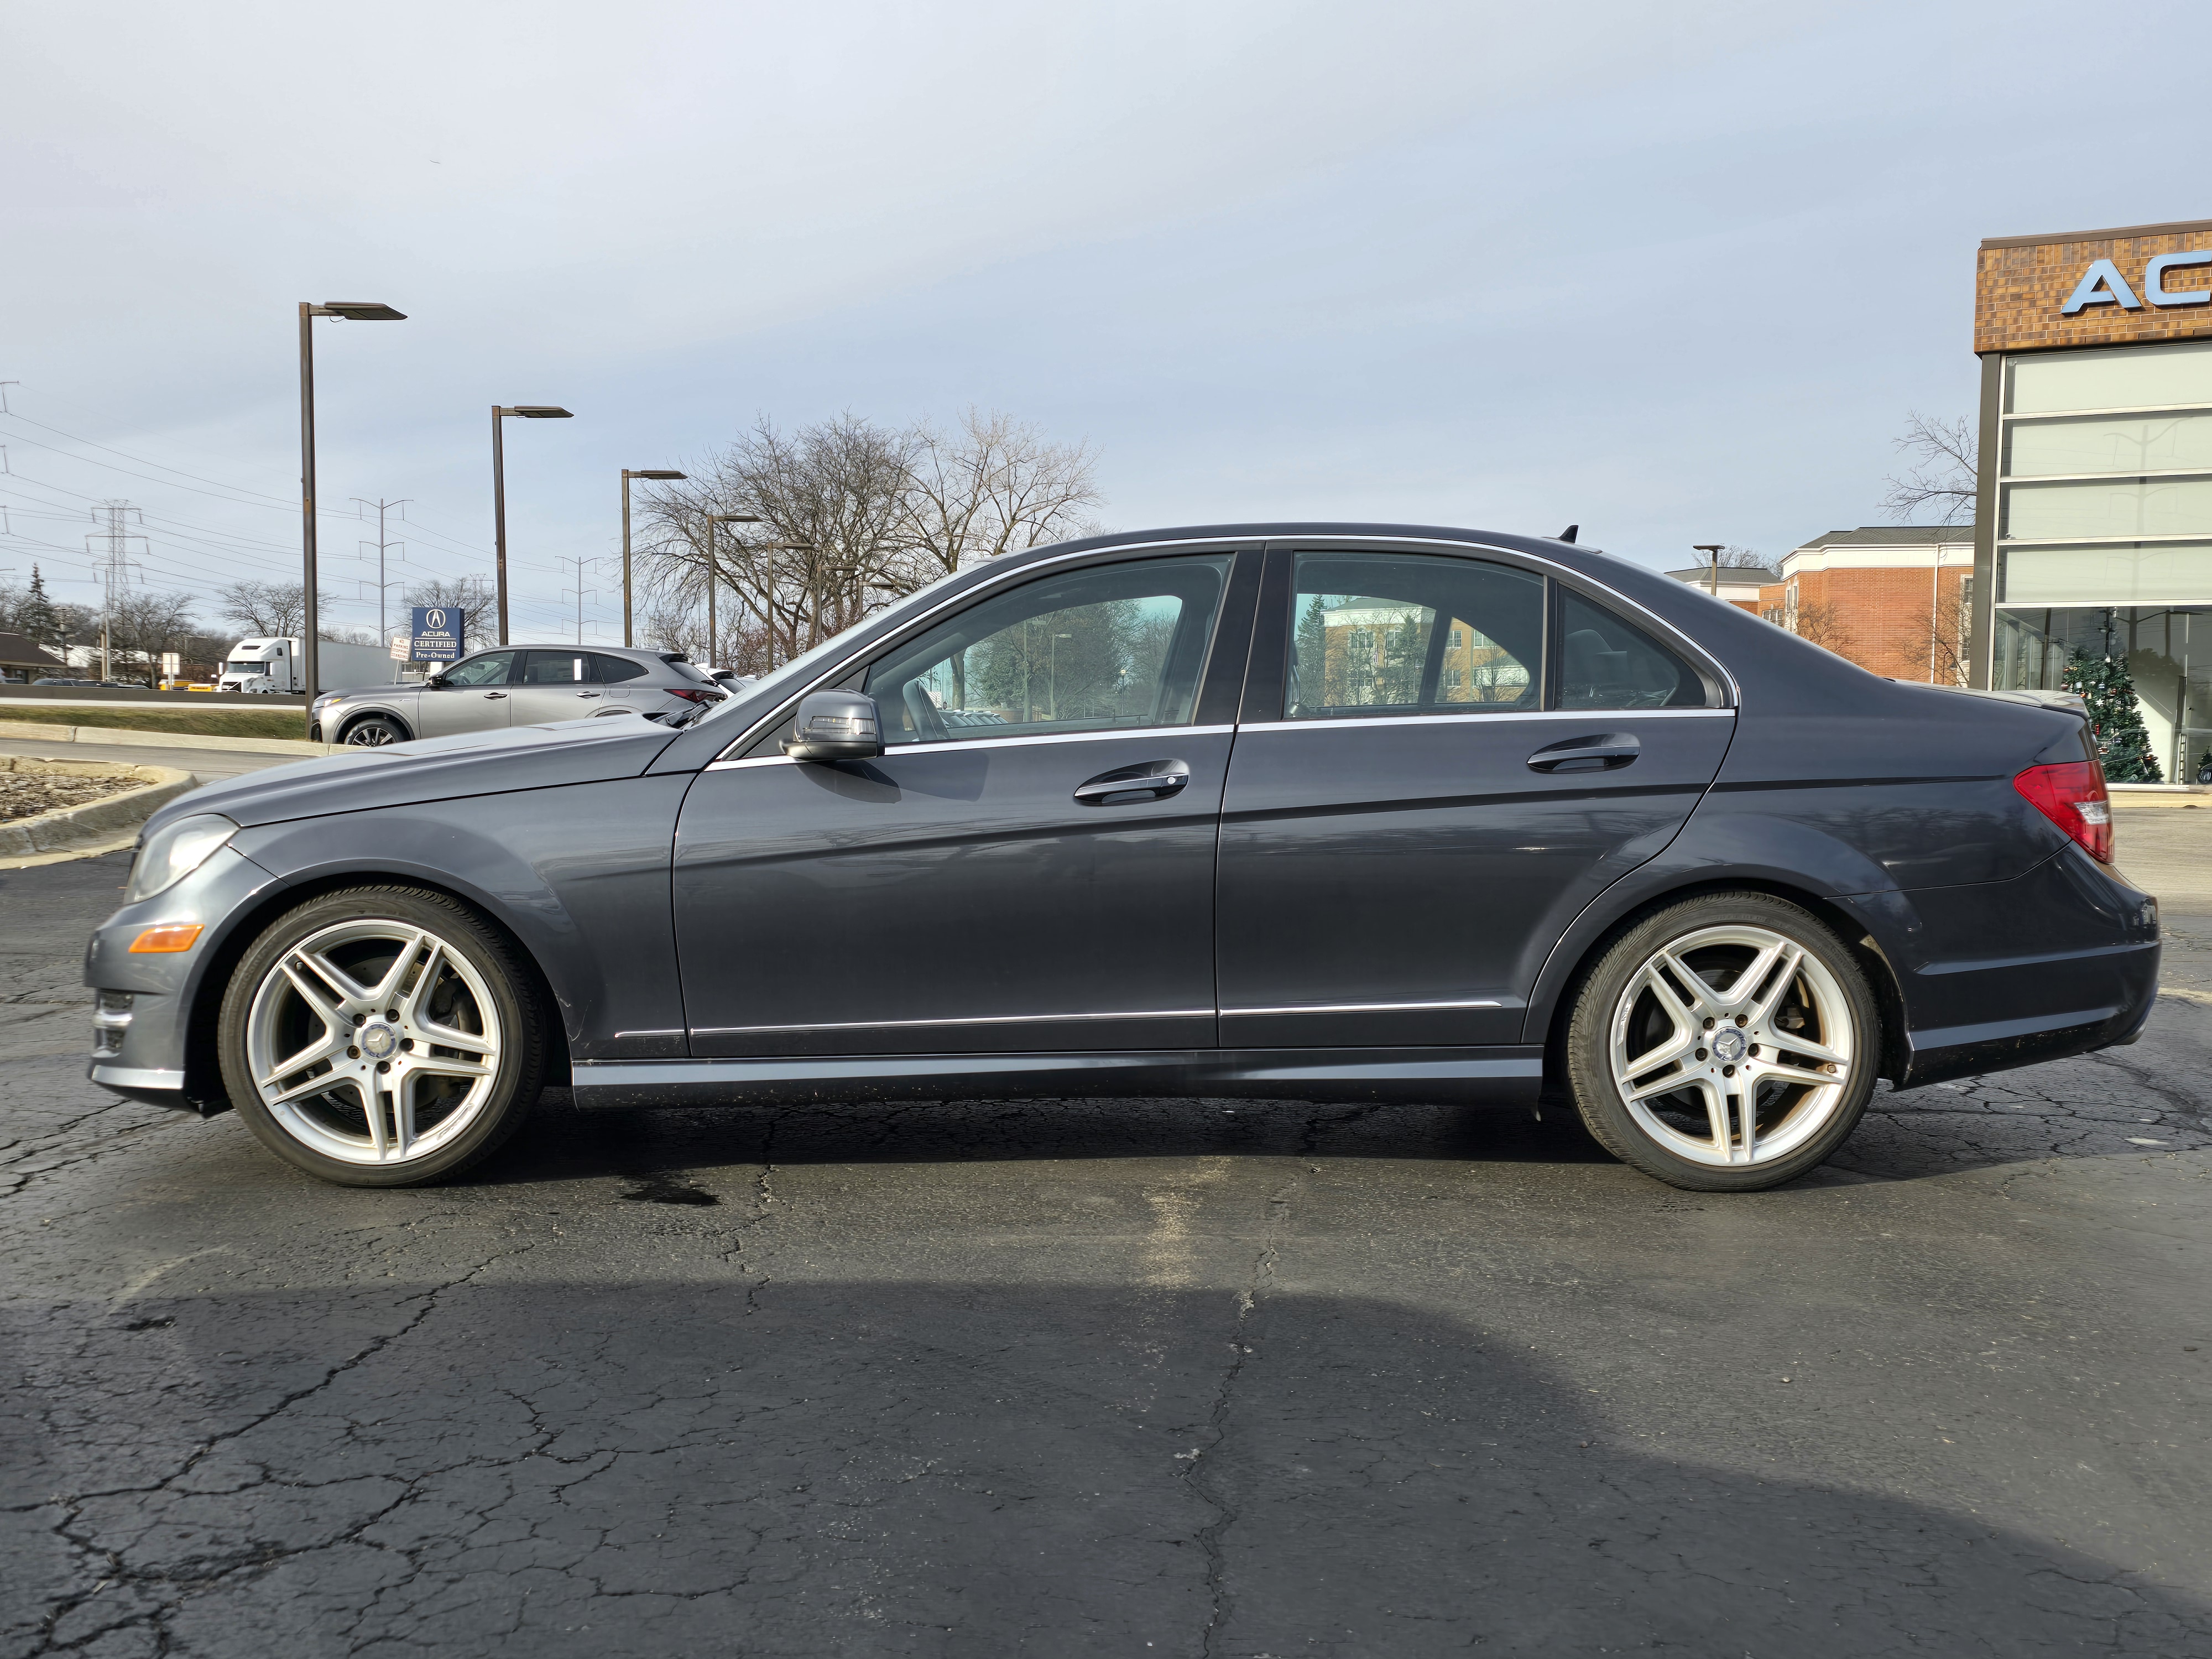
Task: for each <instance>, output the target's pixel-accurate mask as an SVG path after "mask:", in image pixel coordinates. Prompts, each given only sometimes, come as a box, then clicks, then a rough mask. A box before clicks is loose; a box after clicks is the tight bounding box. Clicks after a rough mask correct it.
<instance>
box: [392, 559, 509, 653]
mask: <svg viewBox="0 0 2212 1659" xmlns="http://www.w3.org/2000/svg"><path fill="white" fill-rule="evenodd" d="M401 602H402V603H403V604H404V605H410V606H413V605H427V606H428V607H429V608H431V609H432V610H434V611H459V612H460V613H461V625H462V627H463V628H464V629H465V630H466V631H465V632H464V633H463V635H461V650H462V652H463V653H464V654H465V653H468V652H471V651H481V650H482V649H483V647H486V646H488V645H490V644H492V643H493V642H494V641H495V640H497V638H498V637H499V618H498V617H496V616H495V615H494V614H493V612H494V611H495V609H496V607H497V605H498V599H497V597H496V596H495V594H494V593H493V592H492V586H491V583H490V582H489V581H488V580H485V579H484V578H483V577H482V576H458V577H455V578H453V580H450V581H447V580H436V579H433V580H429V581H421V582H416V584H415V585H414V586H411V587H410V588H409V589H408V590H407V592H406V593H405V595H404V598H403V599H402V601H401Z"/></svg>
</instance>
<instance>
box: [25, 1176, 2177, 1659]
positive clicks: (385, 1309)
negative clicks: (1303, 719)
mask: <svg viewBox="0 0 2212 1659" xmlns="http://www.w3.org/2000/svg"><path fill="white" fill-rule="evenodd" d="M742 1225H743V1222H742V1218H733V1226H739V1227H741V1226H742ZM535 1261H536V1258H533V1256H532V1254H531V1250H530V1247H529V1246H528V1244H527V1243H523V1244H519V1245H513V1246H512V1248H511V1251H510V1253H509V1254H508V1255H506V1256H505V1257H503V1258H501V1257H494V1258H492V1259H491V1260H489V1261H486V1262H484V1263H481V1264H479V1265H478V1266H477V1267H475V1268H474V1269H473V1270H471V1271H470V1272H469V1273H466V1275H465V1276H459V1277H456V1278H455V1279H453V1280H452V1281H451V1282H447V1283H444V1284H426V1283H422V1282H410V1281H407V1280H404V1279H402V1280H398V1281H395V1280H392V1279H354V1280H352V1281H350V1282H348V1283H345V1284H342V1285H327V1286H320V1287H312V1288H290V1289H284V1290H266V1291H237V1290H229V1289H220V1290H218V1289H215V1288H213V1285H212V1282H211V1284H210V1288H209V1289H207V1290H205V1291H202V1292H201V1293H197V1294H177V1295H172V1296H168V1297H141V1298H139V1299H137V1300H136V1301H133V1302H131V1303H128V1304H125V1305H124V1306H122V1307H120V1308H112V1307H111V1306H110V1305H108V1304H101V1303H88V1304H83V1305H77V1304H73V1303H70V1302H68V1301H65V1300H64V1301H59V1302H52V1303H49V1302H46V1301H43V1300H42V1301H40V1303H39V1304H37V1305H35V1306H29V1305H24V1304H18V1305H17V1306H16V1307H15V1309H13V1310H11V1311H10V1312H9V1315H8V1316H7V1324H6V1334H5V1337H4V1341H5V1346H6V1351H7V1352H9V1353H11V1354H14V1355H17V1356H20V1357H21V1363H22V1364H24V1365H25V1367H26V1368H27V1372H28V1373H29V1375H30V1376H33V1377H35V1378H36V1379H37V1385H38V1389H39V1390H40V1394H41V1395H42V1396H44V1397H46V1398H48V1399H53V1400H69V1399H76V1400H81V1401H88V1402H92V1404H93V1408H92V1409H90V1410H88V1412H84V1413H75V1412H71V1413H57V1414H53V1415H51V1416H50V1417H49V1418H48V1419H47V1420H46V1424H45V1425H44V1426H43V1428H42V1429H41V1430H40V1431H38V1432H34V1433H31V1434H26V1435H17V1436H14V1437H11V1443H10V1444H9V1448H8V1449H7V1453H6V1474H7V1484H8V1486H9V1489H10V1490H11V1491H12V1492H15V1494H17V1496H18V1498H19V1499H20V1500H21V1501H20V1502H19V1503H18V1504H17V1505H16V1506H15V1508H14V1509H13V1510H10V1511H9V1514H8V1515H7V1516H6V1522H7V1532H8V1534H9V1535H8V1538H7V1542H6V1546H5V1547H6V1549H7V1559H8V1560H9V1564H10V1567H9V1571H8V1573H7V1574H5V1575H4V1579H0V1646H4V1650H5V1651H7V1652H9V1653H27V1652H31V1651H33V1650H38V1651H46V1650H47V1648H48V1647H49V1646H55V1647H58V1646H63V1645H70V1644H85V1645H86V1646H87V1648H88V1650H94V1649H96V1650H97V1651H98V1652H100V1653H101V1654H125V1653H131V1654H135V1653H139V1652H148V1653H151V1652H156V1651H158V1652H161V1653H166V1654H172V1655H177V1656H201V1655H208V1656H214V1655H220V1656H223V1659H240V1656H250V1655H258V1654H264V1653H268V1654H283V1655H284V1656H287V1659H292V1656H299V1655H316V1654H324V1653H338V1652H349V1653H369V1654H380V1653H387V1652H388V1653H394V1654H397V1653H400V1652H423V1651H435V1652H441V1653H464V1652H465V1653H470V1654H483V1655H488V1656H507V1655H526V1656H528V1659H565V1656H568V1655H589V1656H593V1659H599V1656H608V1655H630V1654H640V1655H646V1654H649V1655H664V1654H676V1653H709V1652H711V1653H738V1652H743V1653H776V1654H793V1655H805V1654H837V1655H871V1656H872V1655H886V1656H888V1655H899V1656H917V1655H929V1656H933V1655H953V1654H1031V1653H1033V1654H1037V1655H1050V1656H1063V1655H1077V1656H1082V1655H1091V1654H1101V1655H1103V1654H1109V1653H1111V1654H1117V1655H1126V1654H1132V1653H1143V1652H1146V1651H1147V1650H1151V1651H1157V1652H1161V1653H1182V1654H1191V1653H1197V1652H1200V1651H1204V1652H1207V1653H1223V1654H1228V1653H1235V1654H1243V1655H1268V1654H1272V1655H1289V1654H1292V1653H1297V1654H1309V1653H1310V1654H1318V1655H1340V1656H1351V1655H1359V1656H1372V1655H1384V1654H1387V1655H1392V1656H1426V1655H1431V1654H1435V1655H1442V1654H1448V1653H1449V1654H1459V1653H1464V1652H1467V1651H1468V1650H1471V1649H1478V1648H1479V1649H1480V1650H1481V1651H1483V1652H1486V1653H1500V1654H1527V1655H1546V1656H1549V1655H1556V1654H1565V1653H1594V1652H1605V1651H1612V1652H1616V1653H1618V1652H1623V1651H1628V1650H1634V1651H1639V1652H1640V1651H1644V1650H1647V1649H1665V1650H1671V1651H1676V1652H1683V1653H1691V1654H1700V1655H1704V1654H1727V1655H1731V1656H1733V1655H1736V1654H1744V1653H1748V1654H1755V1655H1759V1656H1770V1655H1771V1656H1780V1655H1785V1654H1786V1655H1790V1656H1795V1659H1808V1656H1851V1659H1860V1656H1865V1655H1870V1654H1888V1653H1901V1652H1905V1651H1911V1652H1916V1653H1917V1652H1925V1653H1940V1654H1944V1655H1947V1656H1966V1655H1987V1656H1999V1655H2002V1656H2007V1659H2019V1656H2026V1655H2059V1654H2075V1653H2081V1652H2087V1651H2092V1650H2094V1651H2097V1652H2102V1653H2114V1654H2134V1655H2153V1654H2157V1655H2179V1654H2182V1653H2185V1652H2195V1653H2203V1652H2205V1651H2208V1650H2212V1608H2208V1607H2207V1605H2206V1604H2205V1603H2204V1602H2203V1601H2199V1600H2197V1599H2196V1598H2195V1597H2194V1596H2192V1595H2190V1594H2187V1593H2185V1592H2184V1591H2182V1590H2179V1589H2173V1588H2170V1587H2161V1586H2160V1585H2158V1584H2156V1583H2149V1582H2147V1581H2145V1580H2144V1579H2142V1577H2136V1576H2134V1575H2131V1574H2130V1573H2129V1572H2127V1571H2124V1570H2123V1569H2122V1568H2121V1567H2119V1566H2116V1565H2113V1564H2112V1563H2111V1562H2108V1561H2105V1560H2101V1559H2096V1558H2095V1557H2093V1555H2091V1554H2089V1553H2084V1552H2083V1551H2081V1550H2080V1549H2077V1548H2075V1547H2069V1545H2067V1544H2065V1543H2063V1542H2061V1541H2058V1540H2057V1539H2055V1538H2051V1537H2042V1536H2033V1535H2030V1534H2028V1533H2027V1532H2024V1531H2021V1530H2017V1529H2009V1528H2006V1527H2004V1526H2000V1525H1996V1524H1991V1523H1990V1522H1987V1521H1985V1520H1984V1519H1982V1518H1980V1517H1978V1516H1974V1515H1972V1514H1971V1513H1969V1512H1968V1508H1967V1496H1966V1494H1964V1493H1960V1494H1956V1495H1954V1494H1952V1493H1950V1492H1948V1491H1947V1489H1946V1479H1947V1469H1946V1467H1945V1466H1944V1465H1942V1463H1941V1462H1939V1461H1936V1460H1931V1461H1930V1462H1929V1465H1928V1467H1927V1468H1925V1469H1924V1470H1923V1475H1922V1477H1921V1480H1920V1481H1919V1490H1920V1491H1921V1492H1924V1493H1927V1494H1929V1495H1930V1497H1931V1501H1929V1502H1913V1501H1906V1500H1904V1499H1901V1498H1896V1497H1892V1496H1880V1495H1872V1494H1869V1493H1867V1492H1859V1491H1853V1490H1847V1489H1845V1488H1844V1487H1843V1486H1839V1485H1828V1484H1822V1483H1820V1482H1819V1481H1817V1480H1802V1479H1792V1478H1789V1477H1786V1476H1784V1475H1782V1474H1779V1473H1778V1472H1777V1471H1778V1468H1779V1467H1781V1466H1778V1465H1777V1464H1776V1463H1774V1462H1772V1461H1771V1451H1772V1450H1773V1449H1776V1448H1779V1447H1784V1446H1787V1445H1790V1444H1791V1443H1792V1439H1793V1437H1794V1436H1796V1435H1797V1434H1798V1431H1797V1430H1796V1429H1794V1428H1793V1427H1792V1426H1791V1424H1790V1412H1788V1411H1784V1410H1783V1409H1782V1408H1781V1407H1771V1408H1769V1409H1768V1411H1767V1412H1766V1413H1765V1415H1764V1417H1763V1418H1760V1419H1742V1418H1741V1417H1735V1418H1730V1416H1729V1413H1728V1412H1727V1411H1726V1410H1725V1409H1721V1408H1719V1407H1715V1408H1714V1409H1706V1408H1705V1407H1701V1406H1700V1404H1699V1401H1697V1400H1696V1399H1694V1398H1692V1399H1686V1400H1685V1401H1683V1403H1682V1406H1681V1408H1680V1413H1679V1415H1678V1416H1677V1417H1675V1418H1674V1419H1673V1421H1672V1423H1671V1425H1670V1427H1669V1429H1668V1431H1667V1432H1664V1433H1662V1434H1660V1435H1658V1436H1656V1437H1654V1436H1651V1435H1649V1434H1641V1435H1637V1436H1634V1437H1631V1436H1630V1435H1629V1434H1628V1433H1627V1432H1626V1431H1616V1429H1615V1427H1614V1425H1613V1421H1612V1420H1611V1419H1610V1418H1609V1415H1608V1406H1607V1401H1606V1400H1605V1399H1604V1398H1603V1397H1602V1396H1601V1395H1600V1394H1599V1393H1598V1392H1597V1391H1596V1390H1589V1391H1585V1390H1584V1389H1582V1388H1580V1387H1577V1386H1576V1384H1578V1383H1583V1382H1586V1381H1588V1380H1590V1379H1587V1378H1583V1377H1574V1378H1572V1379H1568V1378H1565V1377H1563V1376H1559V1375H1558V1374H1557V1373H1555V1372H1554V1371H1553V1370H1551V1369H1549V1368H1548V1367H1547V1365H1546V1364H1544V1363H1542V1362H1541V1361H1540V1360H1539V1359H1538V1358H1535V1357H1534V1355H1533V1354H1532V1353H1531V1352H1528V1350H1527V1349H1525V1348H1524V1347H1523V1346H1522V1344H1521V1343H1519V1342H1518V1341H1515V1340H1510V1339H1506V1338H1503V1337H1500V1336H1499V1335H1498V1334H1495V1333H1486V1332H1484V1331H1482V1330H1480V1329H1476V1328H1472V1327H1470V1326H1468V1325H1465V1324H1462V1323H1458V1322H1452V1321H1449V1320H1447V1319H1440V1318H1437V1317H1435V1316H1430V1315H1427V1314H1425V1313H1422V1312H1419V1311H1416V1310H1409V1309H1408V1308H1407V1306H1405V1305H1404V1304H1402V1303H1399V1302H1395V1301H1390V1302H1386V1301H1383V1300H1370V1299H1367V1298H1364V1297H1326V1296H1316V1295H1308V1294H1293V1293H1287V1292H1283V1293H1271V1292H1270V1291H1268V1289H1267V1286H1266V1285H1265V1283H1264V1282H1262V1281H1260V1280H1257V1279H1255V1283H1254V1285H1252V1286H1251V1287H1249V1288H1248V1290H1247V1291H1245V1292H1243V1294H1241V1295H1240V1294H1239V1293H1237V1291H1234V1290H1233V1288H1229V1287H1220V1288H1215V1289H1212V1290H1209V1291H1193V1290H1188V1289H1178V1288H1168V1287H1162V1286H1157V1285H1141V1284H1137V1285H1125V1286H1119V1287H1115V1288H1111V1289H1100V1288H1090V1287H1079V1286H1075V1285H1049V1284H1040V1283H1037V1282H1035V1281H1031V1282H1028V1283H1017V1284H1012V1285H1009V1284H1006V1283H1003V1282H973V1283H937V1282H931V1281H929V1280H927V1279H923V1280H919V1281H915V1282H898V1283H884V1282H852V1281H850V1280H847V1279H836V1280H829V1281H811V1282H810V1281H807V1280H805V1279H803V1278H802V1279H787V1280H771V1279H763V1278H760V1277H757V1276H754V1275H753V1274H750V1273H745V1272H743V1271H741V1270H740V1269H739V1268H738V1267H732V1269H731V1270H730V1271H729V1272H728V1273H726V1274H724V1275H722V1276H720V1277H716V1276H715V1275H714V1273H711V1272H709V1273H702V1274H701V1275H699V1276H697V1277H687V1276H683V1275H678V1274H671V1276H670V1277H669V1278H668V1279H665V1280H663V1281H659V1282H640V1281H637V1280H635V1279H630V1278H629V1277H627V1276H620V1275H618V1276H617V1277H615V1278H612V1279H607V1278H601V1279H590V1278H585V1279H563V1280H562V1281H560V1282H546V1281H544V1280H542V1279H532V1277H531V1273H532V1267H533V1265H534V1262H535ZM454 1271H455V1273H456V1274H457V1275H459V1274H460V1273H461V1269H460V1268H459V1267H456V1268H455V1270H454ZM1624 1340H1631V1341H1632V1339H1624ZM1655 1358H1657V1357H1656V1356H1655ZM1668 1358H1679V1356H1668ZM1631 1359H1632V1362H1633V1357H1632V1356H1631ZM1800 1380H1801V1381H1805V1380H1808V1379H1800ZM1798 1392H1799V1393H1800V1394H1801V1395H1805V1396H1807V1397H1806V1398H1804V1399H1802V1400H1794V1399H1793V1400H1792V1401H1790V1405H1791V1407H1795V1408H1798V1409H1802V1411H1803V1412H1805V1413H1808V1415H1807V1417H1806V1419H1805V1423H1804V1426H1806V1427H1808V1428H1809V1427H1810V1426H1811V1425H1813V1424H1814V1423H1815V1422H1817V1421H1818V1420H1820V1419H1819V1413H1820V1411H1822V1410H1823V1409H1826V1411H1828V1412H1830V1413H1832V1412H1834V1411H1836V1410H1838V1409H1840V1408H1842V1402H1838V1401H1815V1400H1814V1399H1813V1398H1812V1397H1811V1395H1812V1390H1810V1389H1800V1390H1799V1391H1798ZM1721 1448H1732V1449H1734V1453H1735V1463H1734V1466H1733V1467H1729V1466H1727V1464H1726V1462H1725V1460H1724V1458H1723V1456H1722V1455H1717V1449H1721ZM1791 1462H1792V1463H1794V1464H1796V1466H1797V1467H1800V1468H1802V1467H1803V1464H1804V1460H1803V1459H1802V1458H1793V1459H1792V1460H1791ZM1950 1467H1951V1468H1954V1469H1956V1468H1960V1467H1962V1466H1960V1465H1953V1466H1950ZM1754 1468H1756V1469H1757V1470H1758V1473H1756V1474H1754V1473H1753V1469H1754ZM33 1494H38V1495H39V1496H38V1497H35V1498H34V1497H33ZM2085 1524H2086V1523H2085Z"/></svg>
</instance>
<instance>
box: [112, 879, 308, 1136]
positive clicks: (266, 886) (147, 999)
mask: <svg viewBox="0 0 2212 1659" xmlns="http://www.w3.org/2000/svg"><path fill="white" fill-rule="evenodd" d="M283 885H284V884H283V883H282V882H280V881H278V880H277V878H276V877H274V876H272V875H270V873H269V872H267V871H266V870H264V869H263V868H262V867H261V866H259V865H258V864H256V863H254V862H253V861H252V860H251V859H248V858H246V857H245V856H244V855H243V854H240V853H238V852H235V851H234V850H233V849H232V848H228V847H223V848H218V849H217V850H216V853H215V854H213V855H212V856H211V857H210V858H209V860H207V862H206V863H204V864H203V865H201V866H200V867H199V868H198V869H197V870H195V871H193V872H191V874H190V875H188V876H186V877H185V878H184V879H183V880H181V881H179V882H178V883H177V884H175V885H174V886H173V887H171V888H169V889H168V890H167V891H164V892H161V893H156V894H155V896H153V897H152V898H149V899H144V900H142V901H140V902H138V903H137V904H126V905H125V906H124V907H123V908H121V909H119V910H118V911H117V912H116V913H115V914H114V915H112V916H110V917H109V918H108V919H107V920H106V921H104V922H102V923H101V924H100V926H99V927H97V928H95V929H94V931H93V935H92V939H91V941H90V943H89V944H88V945H86V947H85V954H84V982H85V983H86V984H87V985H88V986H89V987H92V990H93V992H94V1010H93V1048H92V1053H91V1055H90V1056H89V1058H88V1060H87V1062H86V1066H85V1075H86V1076H87V1077H88V1078H90V1079H92V1081H93V1082H94V1083H97V1084H99V1085H100V1087H102V1088H104V1089H112V1090H113V1091H115V1092H116V1093H117V1094H119V1095H127V1096H129V1097H131V1099H133V1100H143V1101H149V1102H151V1103H154V1104H156V1105H161V1106H174V1107H179V1108H181V1109H186V1110H192V1111H199V1112H203V1113H204V1112H209V1111H220V1110H222V1109H223V1107H224V1105H226V1104H227V1102H226V1101H225V1100H224V1098H223V1095H222V1079H221V1078H220V1076H218V1075H217V1074H216V1069H215V1066H214V1065H213V1063H212V1056H213V1054H214V1041H213V1039H214V1020H215V1018H216V1006H217V1004H218V1002H219V1000H220V992H221V986H220V984H219V983H214V984H211V983H210V980H209V977H208V976H209V975H210V972H213V971H216V970H217V969H219V968H220V967H221V966H222V964H225V963H228V961H230V960H232V959H234V957H235V956H236V954H237V951H236V949H235V948H234V947H235V945H236V944H237V943H238V942H239V941H238V930H239V925H240V921H242V920H243V919H244V918H245V917H246V916H247V915H251V914H252V912H253V911H254V910H255V909H257V908H258V906H259V905H260V904H261V902H263V901H264V899H265V898H266V897H267V896H269V895H270V894H271V893H273V892H275V891H277V890H281V889H282V888H283ZM179 921H196V922H198V923H199V924H200V926H201V927H202V930H203V931H202V933H201V934H200V936H199V938H198V939H197V941H195V943H194V944H193V945H192V948H191V950H189V951H177V952H175V953H173V954H163V955H137V956H134V955H132V954H131V941H132V940H133V939H137V937H138V935H139V933H142V932H143V931H144V930H145V929H146V928H148V927H152V926H154V925H155V924H156V923H158V922H179ZM203 993H207V994H203Z"/></svg>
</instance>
